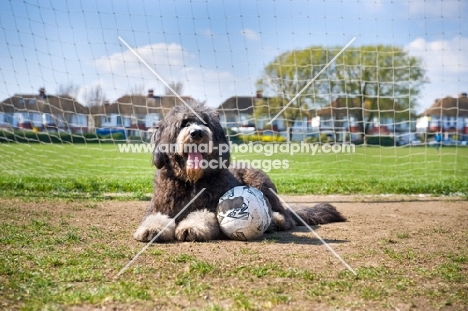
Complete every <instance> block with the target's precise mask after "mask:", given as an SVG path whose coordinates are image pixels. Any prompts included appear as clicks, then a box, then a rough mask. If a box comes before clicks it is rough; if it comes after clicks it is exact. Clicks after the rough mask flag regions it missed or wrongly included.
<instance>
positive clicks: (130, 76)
mask: <svg viewBox="0 0 468 311" xmlns="http://www.w3.org/2000/svg"><path fill="white" fill-rule="evenodd" d="M467 16H468V2H467V1H462V0H444V1H438V0H425V1H424V0H411V1H403V0H401V1H400V0H388V1H383V0H382V1H381V0H372V1H371V0H369V1H368V0H353V1H282V0H277V1H266V0H257V1H250V0H249V1H244V0H237V1H229V0H225V1H198V0H192V1H183V0H179V1H176V0H174V1H171V0H161V1H134V0H133V1H130V0H127V1H112V2H111V1H100V0H95V1H94V0H88V1H85V0H83V1H72V0H68V1H63V0H61V1H56V0H48V1H35V0H26V1H5V0H3V1H1V2H0V46H1V48H0V80H1V82H0V99H1V100H3V99H4V98H7V97H9V96H12V95H13V94H15V93H36V92H37V90H38V89H39V88H40V87H41V86H44V87H45V88H46V89H47V92H48V93H51V94H53V93H55V92H56V91H57V90H58V87H59V85H63V84H68V83H73V84H75V85H77V86H79V87H80V88H79V90H78V91H77V94H76V95H77V97H78V99H80V100H82V101H83V100H84V99H85V95H86V92H87V90H89V89H90V88H92V87H94V86H96V85H100V86H102V88H103V90H104V93H105V96H106V98H107V99H108V100H111V101H112V100H115V99H117V98H118V97H120V96H122V95H123V94H125V93H128V92H129V91H130V90H131V89H132V88H136V86H139V87H141V88H143V89H144V90H145V91H146V90H147V89H149V88H153V89H154V90H155V93H156V94H158V93H160V94H162V93H164V87H163V85H162V84H161V83H160V82H159V81H158V80H157V79H156V78H155V77H154V75H153V74H151V72H150V71H149V70H148V69H147V68H146V67H145V66H144V65H142V64H141V63H140V62H139V61H138V60H137V59H136V57H135V56H134V55H133V54H131V53H130V52H129V51H128V50H127V48H126V47H125V46H124V45H123V44H122V43H121V42H120V41H119V39H118V36H121V37H122V38H123V39H124V40H125V41H126V42H128V44H129V45H130V46H132V47H133V48H135V49H136V51H137V52H138V53H139V54H140V55H142V57H143V58H144V59H145V60H146V61H147V62H148V63H149V64H150V65H151V66H152V67H153V68H154V70H155V71H156V72H158V74H160V75H161V76H162V77H163V78H164V80H166V81H167V82H182V83H183V85H184V91H183V92H182V94H181V95H191V96H192V97H194V98H196V99H198V100H201V101H204V100H206V101H207V103H208V104H209V105H210V106H218V105H219V104H221V103H222V102H223V101H224V100H226V99H227V98H229V97H231V96H235V95H239V96H245V95H254V94H255V82H256V81H257V80H258V79H259V78H260V76H261V73H262V69H263V67H264V66H265V65H266V64H268V63H269V62H270V61H272V60H273V59H274V57H275V56H277V55H279V54H280V53H282V52H284V51H288V50H292V49H298V48H306V47H308V46H311V45H323V46H344V45H345V44H346V43H347V42H349V41H350V40H351V39H352V38H353V37H356V41H355V42H354V43H353V45H352V46H351V48H352V47H353V46H354V47H357V46H360V45H365V44H391V45H396V46H400V47H403V48H405V49H406V50H407V51H408V52H409V53H410V54H411V55H415V56H419V57H422V58H423V60H424V64H425V67H426V70H427V79H428V80H429V81H430V83H429V84H427V85H426V87H425V88H424V89H423V92H422V93H421V96H420V98H419V103H420V108H419V109H418V110H419V111H420V110H421V109H423V108H424V107H427V106H429V105H430V104H432V102H433V101H434V99H435V98H440V97H443V96H446V95H451V96H456V95H457V94H458V93H460V92H466V91H468V26H467V22H468V18H467Z"/></svg>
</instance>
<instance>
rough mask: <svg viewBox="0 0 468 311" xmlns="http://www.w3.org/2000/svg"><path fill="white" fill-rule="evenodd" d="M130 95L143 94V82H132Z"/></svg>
mask: <svg viewBox="0 0 468 311" xmlns="http://www.w3.org/2000/svg"><path fill="white" fill-rule="evenodd" d="M130 95H145V85H144V84H134V85H133V86H132V87H131V88H130Z"/></svg>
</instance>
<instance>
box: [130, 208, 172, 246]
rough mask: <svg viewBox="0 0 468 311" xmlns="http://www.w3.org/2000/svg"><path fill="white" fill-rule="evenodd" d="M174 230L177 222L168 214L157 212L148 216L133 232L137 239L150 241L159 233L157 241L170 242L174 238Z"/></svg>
mask: <svg viewBox="0 0 468 311" xmlns="http://www.w3.org/2000/svg"><path fill="white" fill-rule="evenodd" d="M166 226H167V227H166ZM165 227H166V228H165ZM164 228H165V229H164ZM163 229H164V230H163ZM174 231H175V223H174V222H173V221H172V219H171V218H169V216H167V215H164V214H161V213H157V214H153V215H149V216H148V217H146V218H145V220H143V222H142V223H141V224H140V226H139V227H138V229H137V230H136V231H135V233H134V234H133V237H134V238H135V240H137V241H141V242H149V241H151V240H152V239H153V238H154V237H155V236H156V235H158V237H157V239H156V240H155V241H156V242H168V241H173V240H174Z"/></svg>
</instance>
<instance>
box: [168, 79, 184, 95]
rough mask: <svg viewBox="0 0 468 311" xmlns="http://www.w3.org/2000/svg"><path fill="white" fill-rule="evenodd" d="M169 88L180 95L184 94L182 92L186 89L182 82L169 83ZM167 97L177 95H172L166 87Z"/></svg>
mask: <svg viewBox="0 0 468 311" xmlns="http://www.w3.org/2000/svg"><path fill="white" fill-rule="evenodd" d="M169 86H170V87H171V88H172V89H173V90H174V91H175V92H176V94H178V95H181V94H182V90H183V89H184V85H183V84H182V82H171V83H169ZM165 95H175V94H174V93H172V91H171V90H170V89H169V88H168V87H166V92H165Z"/></svg>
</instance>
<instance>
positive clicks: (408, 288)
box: [0, 196, 468, 310]
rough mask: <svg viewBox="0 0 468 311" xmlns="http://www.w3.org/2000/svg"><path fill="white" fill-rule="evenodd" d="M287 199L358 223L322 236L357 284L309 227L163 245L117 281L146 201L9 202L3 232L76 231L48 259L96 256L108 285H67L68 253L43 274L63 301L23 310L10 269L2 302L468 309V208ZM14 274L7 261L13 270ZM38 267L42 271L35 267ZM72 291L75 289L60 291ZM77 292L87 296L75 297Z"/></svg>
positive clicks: (402, 199) (92, 280)
mask: <svg viewBox="0 0 468 311" xmlns="http://www.w3.org/2000/svg"><path fill="white" fill-rule="evenodd" d="M283 198H284V199H285V200H286V201H287V202H289V203H290V204H291V206H292V207H299V206H301V207H303V206H312V205H314V203H316V202H319V201H327V202H333V204H334V205H335V206H336V207H337V208H338V209H339V210H340V211H341V212H342V213H343V214H344V215H345V216H346V217H347V218H348V222H345V223H336V224H329V225H324V226H321V227H320V228H316V232H317V233H318V234H319V235H320V236H321V237H322V238H323V239H324V240H325V241H326V242H327V243H329V245H330V246H331V247H332V248H333V249H334V250H335V251H336V252H337V253H338V254H339V255H340V256H342V257H343V259H344V260H345V261H346V262H347V263H348V264H349V265H350V266H351V267H352V268H353V269H354V270H356V271H357V273H358V276H354V275H352V274H351V273H350V272H349V271H348V270H347V269H346V267H345V266H344V265H342V263H341V262H340V261H339V260H338V259H337V258H335V257H334V256H333V254H332V253H331V252H329V251H328V250H327V248H326V247H324V246H323V245H322V244H321V243H320V241H319V240H317V239H316V238H315V237H314V235H313V234H312V233H311V232H309V231H308V230H307V229H306V228H305V227H298V228H296V229H295V230H294V231H291V232H278V233H274V234H268V235H265V236H264V237H263V238H262V239H261V240H258V241H252V242H238V241H213V242H209V243H167V244H155V245H152V246H151V247H150V248H148V250H147V251H146V252H145V253H144V254H142V255H141V256H140V257H139V258H138V259H137V260H136V262H135V263H134V264H133V265H132V266H131V267H130V268H129V269H128V270H127V271H126V272H125V274H124V275H122V276H121V277H120V278H119V279H114V278H115V276H116V275H117V273H118V272H119V270H120V269H121V268H122V267H123V266H124V265H125V264H127V262H128V261H129V260H130V259H131V258H132V256H134V255H135V254H136V253H137V252H138V251H140V249H141V248H142V247H143V246H144V244H142V243H139V242H136V241H134V240H133V239H132V233H133V231H134V230H135V229H136V227H137V225H138V223H139V221H140V219H141V216H142V215H143V212H144V210H145V208H146V205H147V202H120V201H117V202H115V201H105V202H92V201H75V202H74V201H62V200H43V201H42V200H36V201H25V200H20V199H0V211H2V220H1V221H0V223H1V224H2V225H3V226H4V227H5V226H13V227H11V228H25V229H24V230H26V227H27V225H28V224H30V223H31V221H34V219H38V220H40V221H42V223H45V224H47V225H48V226H50V227H51V228H52V229H50V232H51V233H50V235H51V236H54V235H55V236H60V234H61V230H64V232H65V230H69V231H68V233H66V235H64V236H66V237H70V232H72V233H73V232H75V234H76V235H77V236H78V237H79V238H78V239H77V240H76V241H74V240H73V239H72V240H73V241H72V242H73V243H72V242H68V240H66V239H65V240H64V241H65V242H63V243H62V244H60V243H57V244H53V243H52V244H51V245H53V246H49V250H48V251H47V254H43V255H42V257H41V258H43V257H44V258H45V257H46V255H47V256H48V255H50V254H54V252H55V253H56V254H61V253H62V252H63V251H64V250H66V252H67V253H68V255H69V256H70V257H73V256H78V255H80V256H81V255H82V254H83V253H87V254H88V257H90V260H91V259H93V258H94V257H97V258H98V259H99V261H102V262H103V264H102V265H100V264H96V263H91V264H90V266H92V267H95V270H96V271H95V273H97V275H94V274H93V275H91V276H87V275H86V276H83V277H82V279H80V280H77V279H75V278H74V277H70V275H68V276H66V274H67V273H69V274H71V275H73V276H74V274H73V273H74V272H70V271H69V270H66V268H67V267H69V260H71V258H70V259H69V258H68V257H67V256H66V255H64V259H63V263H61V264H57V265H54V264H49V263H47V264H46V265H45V267H46V268H44V267H42V268H41V269H42V270H41V271H42V272H41V273H44V276H47V275H51V276H54V277H55V279H56V280H57V281H56V284H55V285H54V286H51V287H50V288H48V287H47V286H45V287H44V288H42V287H41V289H43V290H44V291H45V292H46V293H49V291H53V290H55V291H58V292H59V293H57V294H56V295H55V294H54V295H51V296H50V299H42V300H39V301H38V300H37V299H36V298H37V297H33V296H34V295H33V294H32V295H29V296H27V298H26V299H25V300H24V301H25V302H20V301H18V300H15V299H19V298H20V297H23V296H22V293H21V290H18V289H16V288H14V286H13V285H15V286H16V285H18V284H17V283H21V281H17V280H16V279H15V274H16V273H20V272H17V271H16V270H14V269H13V268H11V269H10V270H11V271H12V272H11V273H7V272H8V271H10V270H8V269H7V268H4V269H3V270H0V277H1V278H0V281H1V283H0V285H1V286H2V287H3V288H4V289H6V292H7V295H5V297H4V298H0V302H1V303H2V305H3V307H5V308H13V309H15V308H17V307H28V306H39V307H44V306H52V307H53V308H59V309H61V308H71V309H76V310H79V309H89V308H98V309H104V308H106V309H109V308H115V309H129V308H132V309H207V310H223V309H273V310H310V309H324V310H328V309H329V308H340V309H357V310H359V309H392V310H408V309H411V308H418V309H420V310H426V309H447V310H452V309H453V310H462V309H466V308H468V285H467V284H468V202H467V201H465V200H462V199H460V198H432V197H418V196H369V197H356V196H354V197H351V196H327V197H317V196H301V197H297V196H284V197H283ZM312 202H313V203H312ZM36 222H37V221H36ZM36 222H34V224H35V223H36ZM41 228H43V227H41ZM54 228H55V229H54ZM69 228H72V229H73V230H71V229H69ZM29 229H30V228H29ZM29 229H27V230H29ZM10 230H11V229H10ZM41 230H42V229H41ZM70 230H71V231H70ZM32 233H33V231H32ZM45 235H46V234H44V236H45ZM72 237H73V236H72ZM12 239H13V241H15V240H14V237H12ZM38 239H39V240H34V241H36V242H34V241H31V244H29V245H28V244H27V243H26V242H25V243H26V244H25V245H23V246H22V247H23V248H22V249H21V252H25V253H27V254H30V253H31V254H32V253H34V256H39V255H38V253H37V252H36V250H37V248H38V247H37V245H38V244H37V243H46V242H47V241H46V242H44V240H41V239H40V237H39V238H38ZM34 243H36V245H35V244H34ZM3 244H4V245H2V247H4V248H5V249H6V250H8V251H9V252H10V253H11V254H10V255H11V256H10V257H11V260H13V259H14V257H15V256H20V255H15V254H19V253H20V249H18V248H19V246H18V245H19V244H18V243H16V242H11V243H5V242H4V243H3ZM99 248H101V250H99ZM28 250H30V252H28ZM39 253H40V252H39ZM57 256H59V255H57ZM93 256H94V257H93ZM10 257H8V258H10ZM25 258H27V257H25ZM0 262H1V261H0ZM9 264H10V262H9V261H8V260H4V262H3V267H8V265H9ZM78 265H79V263H78ZM29 267H30V269H32V270H34V269H36V268H37V269H38V266H37V265H35V264H34V263H30V264H29ZM47 267H48V268H47ZM86 267H87V268H89V267H88V266H86ZM48 269H49V270H48ZM5 271H6V272H5ZM15 271H16V272H15ZM100 271H102V272H100ZM99 273H100V274H99ZM64 274H65V276H63V275H64ZM44 276H43V277H44ZM57 277H62V278H63V280H62V279H60V278H58V279H57ZM77 282H79V285H78V284H76V283H77ZM63 284H68V285H69V288H68V289H67V288H65V289H64V290H63V291H64V293H61V292H60V290H61V289H60V288H61V286H62V285H63ZM70 284H71V285H70ZM125 286H129V288H131V290H130V289H128V288H127V289H125V288H126V287H125ZM57 287H58V289H57ZM97 288H101V291H102V293H101V292H99V290H98V289H97ZM78 289H79V291H80V292H79V293H80V295H77V296H78V297H79V298H73V299H69V298H68V297H69V295H72V294H73V293H74V292H73V291H78ZM137 289H138V290H139V291H138V292H137V293H135V294H131V293H133V291H134V290H135V291H136V290H137ZM67 291H68V294H67ZM96 291H98V292H96ZM33 292H34V291H33ZM88 292H89V293H94V292H96V293H95V295H94V296H93V295H92V294H90V296H89V297H88V296H86V295H83V294H81V293H88ZM67 295H68V296H67ZM93 297H94V298H93ZM23 298H24V297H23Z"/></svg>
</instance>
